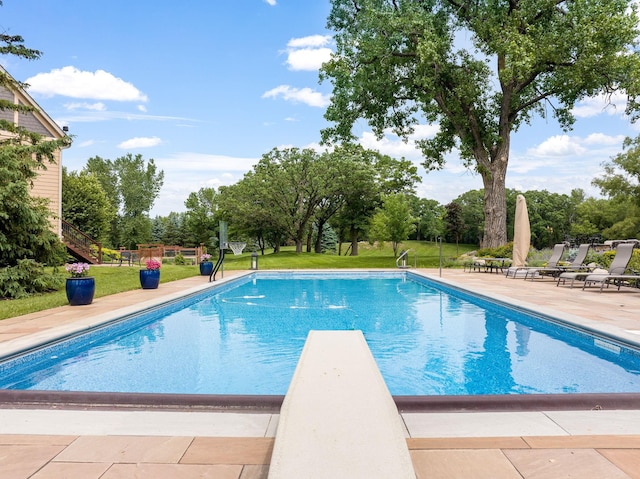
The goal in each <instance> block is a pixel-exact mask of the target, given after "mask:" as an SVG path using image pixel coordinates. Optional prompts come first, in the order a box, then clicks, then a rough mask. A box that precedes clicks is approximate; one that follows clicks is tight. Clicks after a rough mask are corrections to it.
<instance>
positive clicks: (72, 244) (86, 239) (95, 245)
mask: <svg viewBox="0 0 640 479" xmlns="http://www.w3.org/2000/svg"><path fill="white" fill-rule="evenodd" d="M62 241H63V242H64V244H65V245H66V246H67V251H68V252H69V254H70V255H71V256H73V257H74V258H76V259H77V260H79V261H84V262H86V263H89V264H100V263H102V244H101V243H99V242H97V241H95V240H94V239H93V238H91V237H90V236H88V235H86V234H85V233H83V232H82V231H80V230H79V229H78V228H76V227H75V226H73V225H72V224H71V223H68V222H66V221H65V220H62Z"/></svg>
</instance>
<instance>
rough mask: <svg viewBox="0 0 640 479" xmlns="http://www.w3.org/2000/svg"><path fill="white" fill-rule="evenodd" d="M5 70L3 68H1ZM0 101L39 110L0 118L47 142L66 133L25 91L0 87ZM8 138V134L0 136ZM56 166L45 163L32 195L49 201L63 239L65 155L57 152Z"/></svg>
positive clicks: (55, 226) (8, 113)
mask: <svg viewBox="0 0 640 479" xmlns="http://www.w3.org/2000/svg"><path fill="white" fill-rule="evenodd" d="M0 68H2V67H0ZM0 98H3V99H6V100H10V101H13V102H14V103H15V104H17V105H28V106H32V107H34V108H36V111H33V112H28V113H19V112H14V111H0V117H1V118H3V119H6V120H9V121H12V122H13V123H15V124H17V125H19V126H21V127H23V128H26V129H27V130H29V131H31V132H34V133H38V134H40V135H42V136H43V137H45V138H46V139H60V138H63V137H64V136H65V135H66V134H65V132H64V131H63V130H62V129H61V128H60V127H59V126H58V125H57V124H56V123H55V122H54V121H53V120H52V119H51V118H50V117H49V116H48V115H47V114H46V113H45V112H44V111H43V110H42V109H41V108H40V107H39V106H38V104H37V103H36V102H35V101H34V100H33V98H31V97H30V96H29V95H28V94H27V93H26V92H25V91H24V90H22V89H18V91H15V92H12V91H9V90H7V89H5V88H3V87H0ZM0 135H6V132H0ZM54 159H55V161H54V162H53V163H48V162H47V163H46V168H47V169H46V170H40V171H39V172H38V176H37V178H36V179H35V180H34V183H33V189H32V190H31V191H32V194H33V196H34V197H39V198H46V199H48V200H49V203H48V207H49V210H50V211H51V214H52V225H51V227H52V229H53V231H54V232H56V233H57V234H58V236H62V225H61V221H60V220H61V218H62V153H61V151H60V150H58V151H56V153H55V155H54Z"/></svg>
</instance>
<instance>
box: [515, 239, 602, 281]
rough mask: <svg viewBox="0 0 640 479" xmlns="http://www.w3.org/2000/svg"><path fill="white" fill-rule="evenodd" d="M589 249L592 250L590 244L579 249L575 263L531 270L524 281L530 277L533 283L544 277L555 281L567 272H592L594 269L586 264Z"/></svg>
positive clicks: (585, 244) (582, 245)
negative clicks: (549, 277)
mask: <svg viewBox="0 0 640 479" xmlns="http://www.w3.org/2000/svg"><path fill="white" fill-rule="evenodd" d="M589 248H591V245H590V244H589V243H584V244H581V245H580V246H579V247H578V253H577V254H576V257H575V258H574V259H573V261H572V262H571V263H570V264H568V265H560V264H557V265H556V266H553V267H549V266H548V265H547V266H546V267H541V268H531V269H529V270H527V274H526V275H525V277H524V279H527V278H528V277H529V275H531V281H533V280H534V279H535V278H537V277H542V276H551V277H552V278H553V279H556V278H557V277H558V276H559V275H560V274H562V273H565V272H570V271H574V272H579V271H585V272H591V271H592V270H593V268H590V267H589V266H587V265H586V264H584V260H585V259H587V254H589Z"/></svg>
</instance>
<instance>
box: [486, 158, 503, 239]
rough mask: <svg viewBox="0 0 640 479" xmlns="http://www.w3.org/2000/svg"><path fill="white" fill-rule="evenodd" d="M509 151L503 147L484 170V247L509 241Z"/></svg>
mask: <svg viewBox="0 0 640 479" xmlns="http://www.w3.org/2000/svg"><path fill="white" fill-rule="evenodd" d="M508 155H509V152H508V150H506V149H503V150H502V151H501V153H499V154H498V155H497V156H496V158H495V159H494V160H493V161H492V162H491V164H490V168H489V170H482V182H483V183H484V240H483V243H482V247H483V248H497V247H499V246H502V245H504V244H506V243H507V195H506V187H505V180H506V173H507V162H508V161H509V156H508Z"/></svg>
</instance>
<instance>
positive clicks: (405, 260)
mask: <svg viewBox="0 0 640 479" xmlns="http://www.w3.org/2000/svg"><path fill="white" fill-rule="evenodd" d="M411 251H413V267H414V268H415V267H416V266H417V263H418V255H417V254H416V252H415V251H414V250H413V249H408V250H406V251H401V252H400V256H398V258H397V259H396V266H397V267H398V268H400V269H407V268H411V266H409V259H410V258H409V253H410V252H411Z"/></svg>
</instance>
